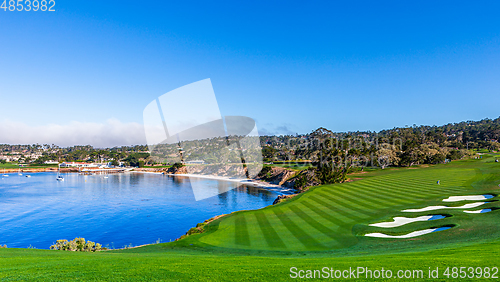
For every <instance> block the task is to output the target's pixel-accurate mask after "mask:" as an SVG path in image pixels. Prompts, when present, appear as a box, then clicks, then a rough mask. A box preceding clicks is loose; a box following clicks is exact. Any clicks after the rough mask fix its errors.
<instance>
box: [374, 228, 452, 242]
mask: <svg viewBox="0 0 500 282" xmlns="http://www.w3.org/2000/svg"><path fill="white" fill-rule="evenodd" d="M446 229H450V227H440V228H431V229H424V230H418V231H413V232H411V233H408V234H404V235H396V236H393V235H387V234H384V233H368V234H365V236H368V237H376V238H401V239H404V238H413V237H417V236H422V235H425V234H429V233H432V232H437V231H442V230H446Z"/></svg>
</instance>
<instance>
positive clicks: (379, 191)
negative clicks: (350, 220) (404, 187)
mask: <svg viewBox="0 0 500 282" xmlns="http://www.w3.org/2000/svg"><path fill="white" fill-rule="evenodd" d="M357 186H358V190H360V191H361V192H360V193H363V194H370V195H374V197H375V198H380V196H381V195H387V197H389V198H390V199H391V200H392V201H394V202H405V201H407V200H409V201H410V202H414V201H415V200H416V199H417V198H420V199H423V198H425V197H423V196H422V195H420V193H409V192H408V191H406V192H399V193H397V192H391V191H390V190H389V189H383V188H380V187H372V186H369V185H367V184H361V183H358V185H357ZM417 195H419V196H417Z"/></svg>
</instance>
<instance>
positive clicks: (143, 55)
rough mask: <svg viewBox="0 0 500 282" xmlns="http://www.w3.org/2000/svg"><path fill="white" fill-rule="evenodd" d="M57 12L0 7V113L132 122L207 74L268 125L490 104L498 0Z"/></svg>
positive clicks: (391, 119)
mask: <svg viewBox="0 0 500 282" xmlns="http://www.w3.org/2000/svg"><path fill="white" fill-rule="evenodd" d="M0 2H2V1H0ZM55 9H56V12H4V11H3V10H0V105H1V107H0V110H1V112H0V122H5V121H6V120H8V121H15V122H20V123H24V124H27V125H29V126H44V125H47V124H60V125H64V124H68V123H70V122H71V121H77V122H82V123H88V122H92V123H101V122H105V121H106V120H108V119H111V118H112V119H117V120H119V121H120V122H123V123H134V122H135V123H141V122H142V110H143V109H144V107H145V106H146V105H147V104H148V103H149V102H150V101H152V100H153V99H155V98H156V97H158V96H160V95H162V94H164V93H166V92H168V91H170V90H173V89H175V88H177V87H180V86H183V85H186V84H189V83H192V82H195V81H198V80H201V79H205V78H211V80H212V84H213V86H214V90H215V94H216V96H217V99H218V102H219V107H220V109H221V112H222V114H223V115H244V116H249V117H253V118H254V119H256V120H257V122H258V124H259V127H260V128H261V129H263V130H266V131H267V132H272V133H287V132H298V133H307V132H310V131H311V130H313V129H315V128H317V127H320V126H324V127H327V128H329V129H332V130H334V131H351V130H352V131H355V130H376V131H378V130H381V129H386V128H393V127H396V126H405V125H413V124H419V125H420V124H426V125H441V124H445V123H448V122H459V121H463V120H478V119H482V118H486V117H488V118H496V117H498V116H499V115H500V79H499V78H500V16H499V14H498V13H499V11H500V2H498V1H480V2H478V1H427V2H424V1H413V2H412V3H409V1H342V2H340V1H301V2H292V1H279V2H278V1H246V2H245V1H148V2H143V1H93V0H86V1H76V0H71V1H69V0H56V7H55ZM1 141H2V140H0V143H1Z"/></svg>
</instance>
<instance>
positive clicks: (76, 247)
mask: <svg viewBox="0 0 500 282" xmlns="http://www.w3.org/2000/svg"><path fill="white" fill-rule="evenodd" d="M50 249H51V250H60V251H72V252H96V251H100V250H106V249H107V248H103V247H102V246H101V244H99V243H94V242H92V241H85V238H75V239H73V240H71V241H68V240H66V239H63V240H57V241H56V243H55V244H54V245H52V246H50Z"/></svg>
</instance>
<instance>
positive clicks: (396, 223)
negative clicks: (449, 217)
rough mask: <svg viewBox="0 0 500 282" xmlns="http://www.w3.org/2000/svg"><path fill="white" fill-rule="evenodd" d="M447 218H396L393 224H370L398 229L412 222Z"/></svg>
mask: <svg viewBox="0 0 500 282" xmlns="http://www.w3.org/2000/svg"><path fill="white" fill-rule="evenodd" d="M445 217H446V216H444V215H424V216H419V217H413V218H408V217H395V218H394V221H392V222H379V223H373V224H370V226H376V227H382V228H392V227H398V226H402V225H405V224H408V223H412V222H417V221H428V220H436V219H441V218H445Z"/></svg>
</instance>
